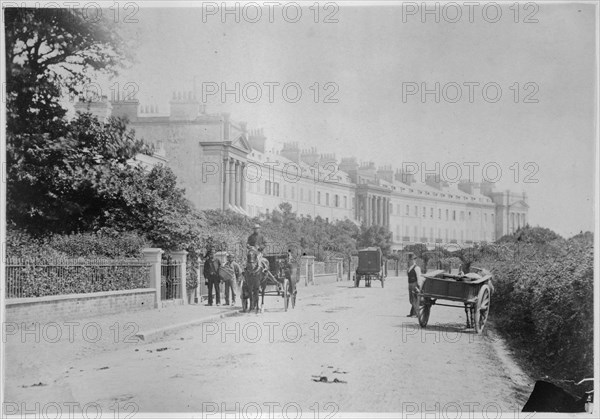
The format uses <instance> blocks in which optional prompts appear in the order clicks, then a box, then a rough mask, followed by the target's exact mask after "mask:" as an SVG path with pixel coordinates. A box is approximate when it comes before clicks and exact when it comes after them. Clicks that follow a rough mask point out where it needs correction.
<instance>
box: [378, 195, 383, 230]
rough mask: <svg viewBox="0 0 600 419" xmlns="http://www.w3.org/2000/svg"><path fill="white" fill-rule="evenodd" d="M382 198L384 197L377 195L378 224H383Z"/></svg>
mask: <svg viewBox="0 0 600 419" xmlns="http://www.w3.org/2000/svg"><path fill="white" fill-rule="evenodd" d="M382 200H383V198H382V197H380V196H378V197H377V225H379V226H380V225H383V205H382Z"/></svg>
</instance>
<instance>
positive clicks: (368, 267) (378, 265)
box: [354, 247, 385, 288]
mask: <svg viewBox="0 0 600 419" xmlns="http://www.w3.org/2000/svg"><path fill="white" fill-rule="evenodd" d="M361 279H364V281H365V287H370V286H371V280H373V279H377V280H379V281H381V288H383V284H384V282H385V270H384V265H383V257H382V255H381V249H380V248H379V247H367V248H366V249H360V250H359V251H358V267H357V268H356V273H355V276H354V286H355V287H358V286H359V285H360V280H361Z"/></svg>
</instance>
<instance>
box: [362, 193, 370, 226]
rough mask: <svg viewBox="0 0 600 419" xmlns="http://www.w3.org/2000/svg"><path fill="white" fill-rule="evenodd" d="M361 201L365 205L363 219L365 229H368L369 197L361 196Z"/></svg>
mask: <svg viewBox="0 0 600 419" xmlns="http://www.w3.org/2000/svg"><path fill="white" fill-rule="evenodd" d="M362 200H363V202H364V204H365V206H364V208H365V218H364V220H365V225H366V226H367V227H369V221H370V220H369V216H370V211H369V196H368V195H365V196H363V198H362Z"/></svg>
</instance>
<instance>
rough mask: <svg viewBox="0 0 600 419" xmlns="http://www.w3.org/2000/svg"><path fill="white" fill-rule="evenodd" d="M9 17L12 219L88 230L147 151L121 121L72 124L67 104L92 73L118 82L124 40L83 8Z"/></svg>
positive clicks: (45, 227)
mask: <svg viewBox="0 0 600 419" xmlns="http://www.w3.org/2000/svg"><path fill="white" fill-rule="evenodd" d="M3 10H4V13H5V15H4V18H5V25H6V26H5V28H6V30H5V34H6V51H5V58H6V66H7V101H6V104H7V163H8V164H7V215H8V221H9V222H11V223H13V224H14V225H16V226H18V227H25V228H27V229H28V230H30V231H31V232H34V233H41V232H47V231H50V232H70V231H81V230H85V229H88V228H90V227H91V226H93V225H94V223H95V222H97V221H98V220H99V219H100V218H101V213H102V212H103V211H105V210H106V208H105V207H104V204H106V200H109V201H110V199H111V194H113V193H114V192H115V191H116V190H117V189H118V187H117V185H116V182H117V181H118V180H119V179H121V178H123V177H124V174H131V171H130V170H129V168H128V167H127V165H126V162H127V160H129V159H130V158H132V157H133V156H134V155H135V154H137V153H139V152H142V151H144V147H143V145H142V143H141V142H139V141H136V140H135V138H134V136H133V132H130V131H127V130H126V128H125V125H124V124H123V123H122V122H118V121H111V122H109V123H108V124H106V125H104V124H101V123H100V122H98V121H97V120H94V119H93V118H91V117H90V116H89V115H88V116H80V117H78V118H76V119H75V120H74V121H71V122H68V121H66V120H65V115H66V110H65V109H64V108H63V107H62V105H61V98H63V96H64V94H65V93H71V94H78V93H80V92H81V91H82V89H83V88H84V84H85V83H87V82H89V81H90V80H91V77H92V75H93V74H95V73H96V72H104V73H107V74H111V75H112V74H116V71H117V70H116V69H117V67H119V66H120V65H122V64H124V63H126V62H128V61H129V59H130V58H131V56H130V55H129V53H128V48H127V45H126V42H125V41H124V40H123V38H121V37H120V36H119V35H118V31H116V30H115V24H114V23H112V22H110V21H109V20H108V19H107V18H104V17H100V18H98V17H97V16H93V17H91V16H89V15H88V14H87V13H86V11H85V10H77V9H69V10H67V9H51V8H44V9H40V8H30V9H28V8H6V9H3ZM125 177H126V176H125Z"/></svg>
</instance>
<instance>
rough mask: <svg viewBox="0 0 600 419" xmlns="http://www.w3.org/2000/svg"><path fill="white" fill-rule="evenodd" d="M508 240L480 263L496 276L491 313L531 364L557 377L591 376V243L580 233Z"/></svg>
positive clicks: (570, 378)
mask: <svg viewBox="0 0 600 419" xmlns="http://www.w3.org/2000/svg"><path fill="white" fill-rule="evenodd" d="M543 233H544V234H545V235H546V236H547V237H557V238H554V239H553V240H551V241H550V242H543V241H536V240H528V241H526V242H524V241H511V240H505V242H506V243H508V245H507V246H508V248H509V250H510V252H508V253H507V254H505V256H508V257H504V258H499V257H494V256H490V255H487V256H483V257H482V258H481V259H480V260H479V261H478V265H481V266H482V267H486V268H488V269H490V270H492V272H493V273H494V275H495V293H494V297H493V302H492V305H491V312H492V316H493V318H494V320H495V323H496V325H497V326H498V328H499V330H500V331H501V332H502V333H503V334H504V335H506V336H508V337H509V338H510V339H511V340H512V341H513V343H514V345H515V346H516V347H518V348H520V349H521V350H522V351H523V353H524V354H525V356H526V357H527V358H528V360H529V361H530V362H531V363H532V365H534V366H535V367H537V368H539V369H540V370H541V371H544V372H545V373H546V374H548V375H550V376H552V377H554V378H556V379H567V380H579V379H581V378H583V377H585V376H591V375H592V374H593V370H592V368H593V319H594V307H593V305H594V301H593V300H594V299H593V289H594V286H593V266H594V257H593V242H592V240H591V239H590V236H589V235H588V236H585V235H582V236H580V237H574V238H572V239H569V240H565V239H563V238H560V237H558V236H556V235H553V234H550V233H552V232H550V233H548V232H547V231H544V232H543Z"/></svg>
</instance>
